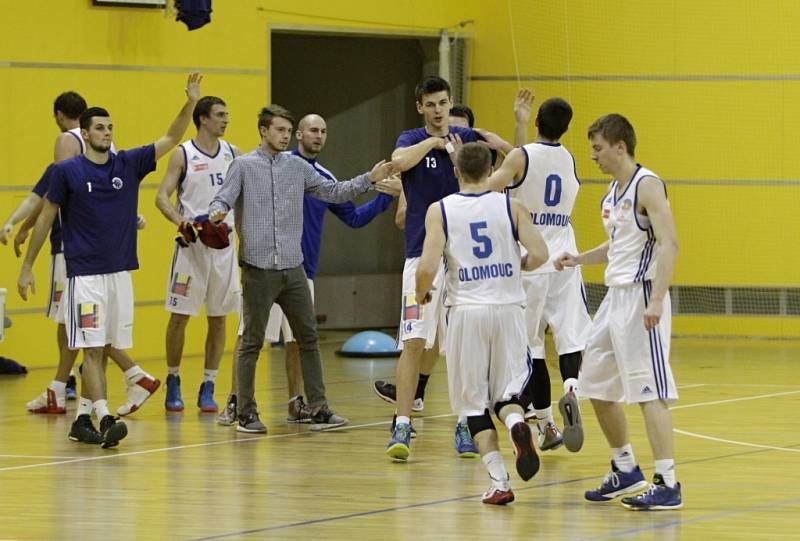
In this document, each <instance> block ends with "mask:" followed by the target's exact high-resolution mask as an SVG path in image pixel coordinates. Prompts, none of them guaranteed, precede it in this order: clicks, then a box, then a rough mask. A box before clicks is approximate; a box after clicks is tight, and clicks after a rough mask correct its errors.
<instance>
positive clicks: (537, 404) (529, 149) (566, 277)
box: [489, 91, 591, 452]
mask: <svg viewBox="0 0 800 541" xmlns="http://www.w3.org/2000/svg"><path fill="white" fill-rule="evenodd" d="M532 98H533V95H532V93H530V91H527V92H524V91H520V93H519V94H518V96H517V100H516V102H515V107H514V109H515V116H516V118H517V123H518V124H520V123H521V124H522V125H523V126H525V125H527V118H528V115H527V114H526V113H527V112H528V111H530V105H529V104H530V101H529V100H532ZM571 120H572V107H571V106H570V105H569V104H568V103H567V102H566V101H564V100H563V99H561V98H550V99H547V100H545V101H544V102H542V104H541V106H540V107H539V110H538V112H537V115H536V128H537V132H536V138H535V139H534V141H533V142H532V143H529V144H525V145H523V146H521V147H520V148H516V149H514V150H512V151H511V152H510V153H509V154H508V156H507V157H506V159H505V161H504V162H503V165H502V166H501V167H500V168H499V169H498V170H497V171H495V172H494V173H493V174H492V176H491V177H490V179H489V184H490V185H491V187H492V189H494V190H497V191H502V190H504V189H510V190H511V194H512V195H513V196H514V197H517V198H519V199H520V201H522V202H523V204H524V205H525V206H526V207H527V208H528V209H530V211H531V217H532V218H533V222H534V224H535V226H536V228H537V229H538V231H539V232H540V233H541V234H542V237H544V239H545V242H547V247H548V249H549V251H550V256H551V260H550V261H548V262H547V263H546V264H545V265H542V266H541V267H540V268H538V269H536V270H534V271H532V272H526V273H523V284H524V286H525V291H526V297H527V302H526V307H525V319H526V324H527V329H528V341H529V345H530V349H531V355H532V357H533V377H532V378H531V380H530V381H529V382H528V386H527V388H526V390H525V395H526V399H527V400H526V402H527V403H529V404H530V403H531V402H532V406H533V411H532V412H531V413H535V417H536V419H537V426H538V432H539V436H538V442H539V448H540V449H541V450H543V451H547V450H551V449H556V448H558V447H560V446H561V445H562V443H565V444H566V447H567V449H568V450H569V451H572V452H577V451H578V450H580V448H581V447H582V445H583V428H582V425H581V419H580V412H579V408H578V400H577V393H578V379H577V378H578V372H579V369H580V363H581V352H582V351H583V349H584V348H585V346H586V340H587V339H588V334H589V328H590V326H591V319H590V317H589V311H588V309H587V306H586V301H585V293H584V290H583V278H582V276H581V271H580V268H575V269H569V270H568V271H565V272H560V273H559V272H557V271H556V268H555V266H554V261H555V258H556V257H558V256H559V255H560V254H562V253H564V252H575V250H576V249H577V248H576V244H575V232H574V231H573V229H572V218H571V215H572V210H573V208H574V206H575V199H576V197H577V195H578V190H579V188H580V181H579V180H578V176H577V174H576V171H575V159H574V158H573V157H572V154H570V152H569V151H568V150H567V149H566V148H564V146H563V145H561V143H560V142H559V141H560V139H561V137H562V136H563V135H564V133H566V131H567V129H568V128H569V123H570V121H571ZM518 128H519V126H518ZM517 131H518V132H519V131H520V130H519V129H518V130H517ZM523 133H524V130H523ZM548 326H549V327H550V329H551V331H552V332H553V335H554V339H555V344H556V350H557V351H558V356H559V367H560V369H561V377H562V379H563V381H564V396H563V397H562V398H561V399H560V400H559V409H560V411H561V414H562V416H563V417H564V437H563V440H562V435H561V432H560V431H559V430H558V427H557V426H556V424H555V422H554V421H553V413H552V407H551V405H550V404H551V390H550V374H549V373H548V370H547V364H546V363H545V351H544V333H545V328H546V327H548Z"/></svg>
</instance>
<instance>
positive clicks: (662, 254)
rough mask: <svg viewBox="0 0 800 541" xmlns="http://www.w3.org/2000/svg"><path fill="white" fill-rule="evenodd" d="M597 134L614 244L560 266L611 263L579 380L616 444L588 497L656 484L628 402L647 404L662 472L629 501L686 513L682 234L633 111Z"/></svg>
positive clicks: (598, 126) (604, 121) (594, 140)
mask: <svg viewBox="0 0 800 541" xmlns="http://www.w3.org/2000/svg"><path fill="white" fill-rule="evenodd" d="M588 135H589V140H590V141H591V145H592V159H593V160H594V161H595V162H597V165H598V166H599V167H600V170H601V171H602V172H603V173H606V174H608V175H611V176H612V177H613V178H614V180H613V181H612V182H611V184H610V185H609V189H608V192H607V193H606V195H604V196H603V199H602V202H601V204H600V212H601V219H602V221H603V227H604V228H605V230H606V232H607V233H608V236H609V240H607V241H606V242H604V243H603V244H601V245H599V246H597V247H596V248H593V249H591V250H588V251H586V252H583V253H581V254H577V255H575V254H574V253H565V254H563V255H561V256H560V257H559V258H558V259H557V260H556V268H557V269H558V270H562V269H564V268H566V267H575V266H577V265H587V264H588V265H591V264H599V263H607V266H606V272H605V283H606V286H608V292H607V293H606V296H605V298H604V299H603V302H602V303H601V304H600V308H598V310H597V313H596V314H595V317H594V321H593V323H592V330H591V334H590V336H589V342H588V344H587V346H586V352H585V356H584V360H583V367H582V369H581V374H580V377H579V378H578V382H579V383H578V385H579V387H580V389H581V393H582V394H583V395H584V396H587V397H589V398H590V399H591V401H592V406H593V407H594V411H595V414H596V415H597V420H598V423H599V424H600V428H602V430H603V434H604V435H605V437H606V440H608V444H609V446H610V447H611V471H610V472H609V473H608V474H607V475H606V476H605V478H604V479H603V481H602V483H601V484H600V486H599V487H598V488H596V489H593V490H587V491H586V493H585V498H586V499H587V500H589V501H592V502H605V501H609V500H611V499H613V498H616V497H618V496H623V495H626V494H633V493H636V492H638V491H640V490H641V489H643V488H645V487H646V486H647V482H646V481H645V479H644V474H643V473H642V470H641V469H640V468H639V466H638V464H637V463H636V459H635V457H634V454H633V448H632V447H631V443H630V438H629V437H628V426H627V421H626V420H625V412H624V411H623V408H622V405H621V404H620V403H621V402H623V401H624V402H626V403H628V404H639V406H640V408H641V410H642V413H643V415H644V422H645V426H646V428H647V437H648V440H649V441H650V447H651V449H652V451H653V457H654V458H655V474H654V476H653V483H652V484H651V485H650V488H649V489H648V490H647V491H646V492H644V493H643V494H640V495H639V496H629V497H626V498H623V499H622V504H623V505H624V506H625V507H627V508H629V509H633V510H668V509H679V508H681V507H682V506H683V501H682V498H681V485H680V483H678V482H677V480H676V475H675V460H674V455H673V444H672V416H671V414H670V411H669V406H668V404H669V403H670V402H672V401H674V400H676V399H677V398H678V391H677V389H676V387H675V380H674V378H673V376H672V370H671V368H670V365H669V349H670V331H671V323H672V321H671V320H672V312H671V308H670V298H669V285H670V282H671V280H672V271H673V269H674V268H675V259H676V257H677V253H678V240H677V236H676V234H675V223H674V221H673V219H672V211H671V210H670V206H669V202H668V200H667V190H666V186H665V185H664V182H663V181H662V180H661V179H660V178H658V177H657V176H656V174H655V173H653V172H652V171H650V170H648V169H645V168H644V167H642V166H641V165H639V164H638V163H636V160H635V158H634V151H635V149H636V134H635V132H634V131H633V126H632V125H631V123H630V122H628V120H627V119H626V118H625V117H623V116H622V115H618V114H610V115H605V116H603V117H600V118H599V119H598V120H596V121H595V122H594V123H593V124H592V125H591V126H590V127H589V134H588Z"/></svg>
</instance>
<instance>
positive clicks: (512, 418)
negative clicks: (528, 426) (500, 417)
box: [505, 413, 525, 430]
mask: <svg viewBox="0 0 800 541" xmlns="http://www.w3.org/2000/svg"><path fill="white" fill-rule="evenodd" d="M524 422H525V417H523V416H522V415H520V414H519V413H509V414H508V416H507V417H506V420H505V423H506V428H508V429H509V430H511V427H512V426H514V425H515V424H517V423H524Z"/></svg>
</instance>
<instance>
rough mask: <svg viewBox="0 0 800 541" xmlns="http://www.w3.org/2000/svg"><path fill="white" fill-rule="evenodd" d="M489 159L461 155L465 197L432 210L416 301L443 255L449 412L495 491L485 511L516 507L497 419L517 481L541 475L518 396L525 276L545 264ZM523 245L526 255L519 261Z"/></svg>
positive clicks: (523, 214) (423, 296) (478, 149)
mask: <svg viewBox="0 0 800 541" xmlns="http://www.w3.org/2000/svg"><path fill="white" fill-rule="evenodd" d="M491 167H492V166H491V155H490V153H489V151H488V149H486V148H485V147H484V146H482V145H480V144H478V143H467V144H466V145H464V147H463V148H461V150H460V151H459V152H458V156H457V165H456V174H457V175H458V180H459V185H460V186H461V190H460V191H459V192H457V193H454V194H452V195H448V196H447V197H445V198H443V199H442V200H440V201H439V203H438V204H436V203H434V204H432V205H431V206H430V207H429V208H428V212H427V215H426V217H425V244H424V247H423V250H422V256H421V257H420V260H419V266H418V268H417V272H416V297H417V300H418V301H419V302H420V303H422V304H424V303H425V302H426V300H427V299H429V298H430V297H431V287H432V285H433V280H434V277H435V276H436V274H437V272H438V268H439V265H440V259H441V258H442V254H443V253H444V257H445V261H446V265H445V269H446V270H445V279H444V281H445V283H446V287H447V297H446V299H445V301H444V304H445V310H446V313H447V321H448V325H447V334H446V338H445V351H446V356H447V380H448V388H449V394H450V404H451V406H452V408H453V411H454V412H455V413H456V414H457V415H461V416H465V417H466V418H467V423H468V425H469V430H470V433H471V434H472V437H473V438H474V439H475V442H476V443H477V444H478V449H479V450H480V454H481V459H482V461H483V463H484V465H485V466H486V469H487V470H488V473H489V477H490V479H491V480H492V485H491V487H490V488H489V490H488V491H487V492H486V493H485V494H484V495H483V502H484V503H488V504H495V505H504V504H506V503H510V502H512V501H514V493H513V492H512V491H511V486H510V483H509V475H508V472H507V471H506V468H505V464H504V463H503V457H502V455H501V454H500V451H499V447H498V443H497V431H496V430H495V427H494V424H493V422H492V418H491V415H490V413H489V412H490V411H494V412H495V413H496V414H497V416H498V418H499V419H500V422H502V423H504V424H505V425H506V427H507V428H508V430H509V434H510V436H511V441H512V442H513V444H514V454H515V455H516V466H517V473H519V475H520V477H521V478H522V479H523V480H525V481H527V480H529V479H530V478H531V477H533V476H534V475H535V474H536V472H537V471H538V470H539V458H538V457H537V456H536V451H535V450H534V448H533V438H532V435H531V430H530V428H529V427H528V425H527V423H526V422H525V418H524V415H523V414H524V411H523V409H522V405H521V404H520V395H521V393H522V389H523V388H524V387H525V383H526V382H527V381H528V380H529V379H530V377H531V365H530V352H529V351H528V347H527V337H526V331H525V319H524V315H523V313H524V312H523V306H524V304H525V292H524V291H523V288H522V278H521V275H520V270H521V269H525V270H529V271H530V270H533V269H535V268H536V267H538V266H539V265H541V264H542V263H544V262H545V261H547V257H548V252H547V245H546V244H545V242H544V240H543V239H542V236H541V235H540V234H539V232H538V231H537V230H536V229H535V228H534V227H533V225H532V224H531V220H530V213H529V211H528V209H526V208H525V207H524V206H523V205H522V204H521V203H520V202H519V201H517V200H516V199H511V198H510V197H509V196H508V194H500V193H495V192H493V191H491V190H490V189H489V186H488V184H487V182H486V178H487V177H488V176H489V172H490V171H491ZM517 241H519V242H520V243H521V244H522V245H523V246H524V247H525V249H526V250H527V253H526V254H525V255H524V256H521V254H520V248H519V244H518V242H517Z"/></svg>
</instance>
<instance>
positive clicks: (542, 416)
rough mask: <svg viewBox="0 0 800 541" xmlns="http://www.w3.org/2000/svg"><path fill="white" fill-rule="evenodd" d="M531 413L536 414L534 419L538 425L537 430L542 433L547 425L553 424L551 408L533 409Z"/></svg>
mask: <svg viewBox="0 0 800 541" xmlns="http://www.w3.org/2000/svg"><path fill="white" fill-rule="evenodd" d="M533 411H535V412H536V419H537V423H538V424H539V430H541V431H542V432H544V428H545V427H546V426H547V423H552V422H553V406H548V407H546V408H545V409H543V410H537V409H534V410H533Z"/></svg>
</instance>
